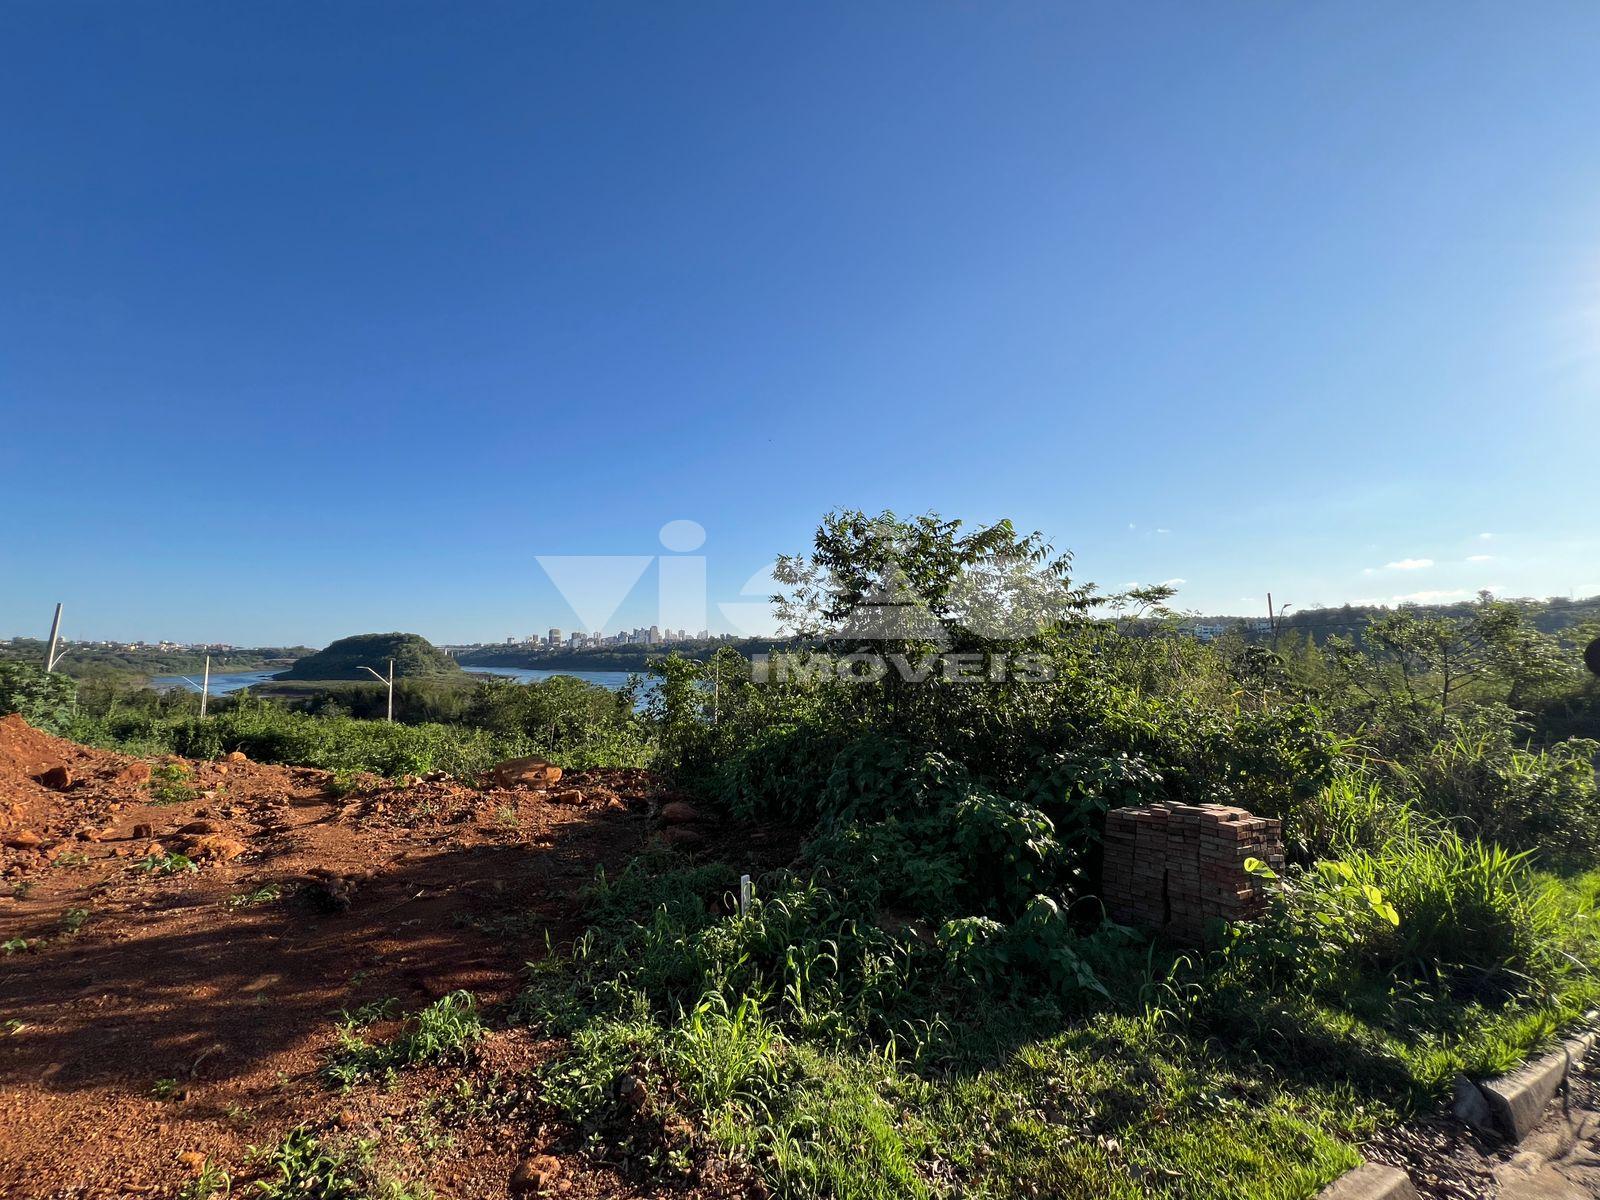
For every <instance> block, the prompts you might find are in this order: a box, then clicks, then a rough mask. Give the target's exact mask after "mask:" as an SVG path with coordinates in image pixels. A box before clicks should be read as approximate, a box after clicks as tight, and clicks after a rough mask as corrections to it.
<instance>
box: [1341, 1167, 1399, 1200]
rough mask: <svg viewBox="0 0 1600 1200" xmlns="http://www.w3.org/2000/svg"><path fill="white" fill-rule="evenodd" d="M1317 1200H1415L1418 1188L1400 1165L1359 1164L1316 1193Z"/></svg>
mask: <svg viewBox="0 0 1600 1200" xmlns="http://www.w3.org/2000/svg"><path fill="white" fill-rule="evenodd" d="M1317 1200H1417V1189H1416V1188H1414V1187H1412V1186H1411V1176H1409V1175H1407V1174H1406V1173H1405V1172H1404V1171H1402V1170H1401V1169H1400V1168H1399V1167H1386V1166H1384V1165H1383V1164H1382V1163H1362V1164H1361V1165H1360V1166H1359V1167H1357V1168H1356V1169H1355V1170H1353V1171H1346V1172H1345V1173H1344V1174H1343V1175H1341V1176H1339V1178H1337V1179H1335V1180H1334V1181H1333V1182H1332V1183H1330V1184H1329V1185H1328V1186H1327V1187H1325V1188H1323V1189H1322V1190H1321V1191H1320V1192H1318V1193H1317Z"/></svg>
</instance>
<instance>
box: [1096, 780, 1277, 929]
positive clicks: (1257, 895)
mask: <svg viewBox="0 0 1600 1200" xmlns="http://www.w3.org/2000/svg"><path fill="white" fill-rule="evenodd" d="M1251 858H1257V859H1260V860H1261V861H1262V862H1264V863H1266V864H1267V865H1268V866H1270V867H1272V868H1274V869H1277V868H1279V867H1281V866H1282V865H1283V841H1282V830H1281V828H1280V825H1279V823H1278V822H1277V821H1273V820H1269V819H1267V818H1265V817H1257V816H1253V815H1251V814H1250V813H1248V812H1246V811H1245V810H1244V809H1242V808H1229V807H1227V806H1226V805H1221V804H1148V805H1144V806H1142V807H1139V808H1118V809H1113V810H1112V811H1111V812H1109V813H1107V814H1106V838H1105V868H1104V873H1103V875H1102V887H1101V895H1102V897H1103V899H1104V901H1105V906H1106V913H1107V915H1108V916H1110V918H1111V919H1112V920H1113V921H1116V922H1118V923H1119V924H1123V925H1138V926H1142V927H1144V928H1146V929H1159V930H1163V931H1165V932H1166V933H1168V934H1170V935H1171V936H1173V937H1175V938H1180V939H1183V940H1186V941H1189V940H1199V939H1201V938H1204V937H1205V935H1206V932H1207V930H1208V928H1210V927H1211V926H1212V922H1213V921H1218V920H1221V921H1243V920H1248V919H1249V918H1251V917H1254V916H1258V915H1259V914H1260V912H1261V910H1262V908H1263V906H1264V905H1265V903H1266V895H1265V891H1264V889H1263V886H1262V883H1261V880H1260V879H1258V878H1256V877H1255V876H1253V875H1251V874H1250V873H1249V872H1248V871H1246V870H1245V868H1244V864H1245V860H1246V859H1251Z"/></svg>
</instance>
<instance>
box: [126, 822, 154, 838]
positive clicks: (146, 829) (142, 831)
mask: <svg viewBox="0 0 1600 1200" xmlns="http://www.w3.org/2000/svg"><path fill="white" fill-rule="evenodd" d="M155 835H156V834H155V830H153V829H151V828H150V826H149V825H145V824H140V825H135V826H134V827H133V833H132V834H130V835H129V836H131V837H132V838H133V840H134V841H136V842H138V841H146V842H148V841H149V840H150V839H151V838H153V837H155Z"/></svg>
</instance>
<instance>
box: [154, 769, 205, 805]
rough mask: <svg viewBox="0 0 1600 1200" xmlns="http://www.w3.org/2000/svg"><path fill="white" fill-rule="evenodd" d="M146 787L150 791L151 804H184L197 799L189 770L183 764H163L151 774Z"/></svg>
mask: <svg viewBox="0 0 1600 1200" xmlns="http://www.w3.org/2000/svg"><path fill="white" fill-rule="evenodd" d="M145 786H146V788H148V789H149V792H150V803H151V804H160V805H167V804H182V803H183V802H184V801H186V800H193V799H194V797H195V792H194V788H193V787H191V786H190V773H189V768H188V767H187V766H185V765H184V764H183V763H162V764H161V765H160V766H159V767H157V768H155V770H153V771H151V772H150V780H149V782H148V783H147V784H145Z"/></svg>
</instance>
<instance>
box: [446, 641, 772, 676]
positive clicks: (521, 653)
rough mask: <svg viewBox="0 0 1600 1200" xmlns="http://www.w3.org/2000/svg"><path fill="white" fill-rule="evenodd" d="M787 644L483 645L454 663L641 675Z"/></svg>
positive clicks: (469, 665) (761, 651)
mask: <svg viewBox="0 0 1600 1200" xmlns="http://www.w3.org/2000/svg"><path fill="white" fill-rule="evenodd" d="M788 645H789V643H788V642H785V641H783V640H782V639H778V638H742V639H736V640H732V641H715V640H711V639H707V640H706V641H695V642H674V643H673V644H672V645H670V646H595V647H591V648H587V649H580V650H555V651H540V650H529V649H527V648H525V647H522V646H484V647H482V648H481V649H477V650H468V651H467V652H466V653H464V654H461V655H458V656H457V658H456V661H457V662H458V663H460V664H461V665H462V666H463V667H465V668H466V669H467V670H469V671H470V670H472V668H473V667H526V668H531V669H533V670H537V671H637V672H641V673H642V672H644V671H645V670H647V669H648V668H649V666H650V664H651V663H652V662H655V661H657V660H659V659H663V658H665V657H666V656H667V655H669V654H677V655H679V656H681V657H683V658H690V659H694V660H695V661H696V662H706V661H708V660H709V659H710V658H711V656H712V655H713V654H715V653H716V652H717V650H718V649H720V648H721V647H724V646H728V647H731V648H732V649H734V650H736V651H738V652H739V654H741V655H742V656H743V657H745V658H749V657H750V656H751V655H753V654H765V653H769V652H771V651H773V650H775V649H783V648H785V647H787V646H788Z"/></svg>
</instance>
